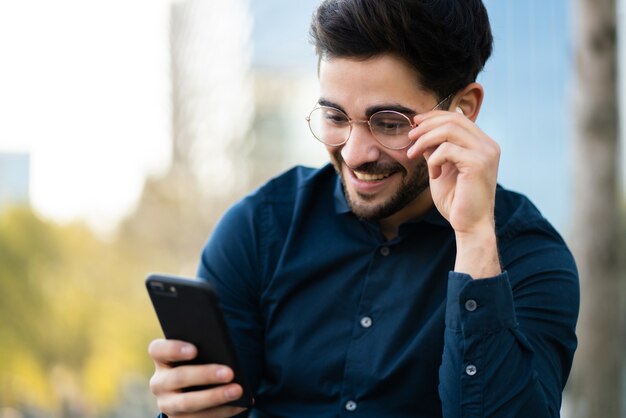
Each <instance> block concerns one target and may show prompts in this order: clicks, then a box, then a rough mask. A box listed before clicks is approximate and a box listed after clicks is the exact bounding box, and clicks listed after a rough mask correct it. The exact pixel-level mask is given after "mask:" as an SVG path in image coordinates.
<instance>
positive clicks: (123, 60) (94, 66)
mask: <svg viewBox="0 0 626 418" xmlns="http://www.w3.org/2000/svg"><path fill="white" fill-rule="evenodd" d="M168 4H169V3H168V2H167V1H165V0H106V1H94V0H60V1H56V0H55V1H46V0H31V1H13V0H6V1H5V0H0V56H1V57H2V65H1V66H0V152H3V151H4V152H7V151H9V152H16V151H17V152H28V153H30V159H31V184H30V189H31V190H30V191H31V202H32V204H33V206H34V207H35V208H36V209H37V210H38V211H39V212H40V213H41V214H42V215H43V216H45V217H48V218H51V219H54V220H57V221H61V222H66V221H70V220H74V219H76V218H84V219H86V220H87V221H88V222H90V223H91V224H92V225H93V226H94V227H96V228H101V229H103V230H104V229H106V228H107V227H108V226H110V225H111V223H112V222H115V221H116V220H117V219H118V218H119V217H120V215H121V214H122V213H125V212H126V211H128V210H129V207H130V206H132V204H133V203H134V202H135V201H136V199H137V197H138V194H139V192H140V191H141V187H142V185H143V179H144V176H146V175H147V174H155V173H158V172H160V171H163V170H164V169H165V168H166V167H167V162H168V159H169V153H170V148H169V147H170V145H169V126H170V121H169V79H168V55H167V54H168V51H167V48H166V47H167V42H168V41H167V35H168V34H167V19H168V10H169V9H168Z"/></svg>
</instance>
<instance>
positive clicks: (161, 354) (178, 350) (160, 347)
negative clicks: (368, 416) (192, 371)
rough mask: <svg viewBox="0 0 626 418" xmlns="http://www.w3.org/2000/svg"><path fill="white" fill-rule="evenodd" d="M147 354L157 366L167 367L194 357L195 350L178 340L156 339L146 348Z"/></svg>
mask: <svg viewBox="0 0 626 418" xmlns="http://www.w3.org/2000/svg"><path fill="white" fill-rule="evenodd" d="M148 354H149V355H150V357H151V358H152V360H154V362H155V364H156V365H157V367H158V366H159V365H169V364H172V363H177V362H181V361H185V360H191V359H193V358H195V357H196V355H197V350H196V347H194V346H193V344H189V343H187V342H184V341H178V340H165V339H157V340H154V341H152V342H151V343H150V345H149V346H148Z"/></svg>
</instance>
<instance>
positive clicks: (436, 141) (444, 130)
mask: <svg viewBox="0 0 626 418" xmlns="http://www.w3.org/2000/svg"><path fill="white" fill-rule="evenodd" d="M415 122H416V123H419V125H418V126H417V127H416V128H414V129H413V130H411V132H409V138H411V140H413V141H414V142H415V143H414V144H413V145H412V146H411V148H409V150H408V151H407V155H408V157H409V158H417V157H419V156H421V155H423V154H424V152H425V151H426V150H427V149H429V148H436V147H437V146H439V145H440V144H442V143H444V142H453V143H455V144H457V145H460V146H462V147H466V148H468V147H473V146H476V145H480V142H484V141H488V142H489V141H490V142H493V140H491V138H489V137H487V136H486V135H485V134H484V133H483V132H482V131H481V130H480V129H479V128H478V127H477V126H476V125H475V124H474V123H473V122H472V121H471V120H469V119H468V118H466V117H464V116H462V115H459V114H457V113H455V112H441V111H439V112H429V113H428V114H424V115H418V116H416V117H415ZM481 140H482V141H481Z"/></svg>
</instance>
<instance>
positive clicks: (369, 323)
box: [361, 316, 372, 328]
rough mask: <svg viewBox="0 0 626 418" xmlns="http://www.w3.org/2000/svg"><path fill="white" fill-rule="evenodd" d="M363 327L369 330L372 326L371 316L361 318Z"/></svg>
mask: <svg viewBox="0 0 626 418" xmlns="http://www.w3.org/2000/svg"><path fill="white" fill-rule="evenodd" d="M361 326H362V327H363V328H369V327H371V326H372V318H370V317H369V316H364V317H363V318H361Z"/></svg>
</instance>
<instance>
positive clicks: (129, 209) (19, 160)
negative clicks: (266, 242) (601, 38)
mask: <svg viewBox="0 0 626 418" xmlns="http://www.w3.org/2000/svg"><path fill="white" fill-rule="evenodd" d="M579 3H585V1H584V0H580V1H578V2H576V1H573V0H550V1H540V0H527V1H523V2H521V1H516V0H485V4H486V6H487V9H488V12H489V14H490V18H491V22H492V29H493V32H494V38H495V49H494V53H493V56H492V58H491V59H490V61H489V62H488V64H487V66H486V68H485V70H484V72H483V73H482V74H481V75H480V77H479V81H480V82H481V83H482V84H483V85H484V87H485V90H486V97H485V101H484V104H483V109H482V112H481V115H480V117H479V119H478V124H479V125H480V126H481V128H482V129H483V130H484V131H486V132H487V133H488V134H489V135H490V136H491V137H493V138H494V139H496V140H497V141H498V142H499V143H500V144H501V147H502V159H501V164H500V173H499V182H500V183H501V184H502V185H504V186H505V187H507V188H510V189H513V190H517V191H520V192H523V193H525V194H527V195H528V196H529V197H530V198H531V200H532V201H533V202H534V203H535V204H536V205H537V206H538V207H539V208H540V209H541V210H542V212H543V213H544V215H545V216H546V217H547V218H548V219H549V220H550V221H551V222H552V223H553V224H554V225H555V226H556V227H557V229H558V230H559V231H561V232H562V234H563V235H564V236H565V238H566V240H567V241H568V243H570V244H571V245H572V247H573V248H574V249H575V250H576V249H577V248H579V247H577V243H578V242H586V241H591V242H595V241H593V240H591V239H590V238H589V234H592V235H593V234H595V233H596V232H594V229H593V228H596V230H597V227H598V225H600V224H603V223H604V224H608V225H610V228H609V229H610V230H611V231H612V232H613V235H614V236H612V239H613V241H610V242H608V243H607V245H609V246H610V248H613V249H614V252H615V254H614V256H613V257H609V259H608V261H607V260H605V263H609V264H610V265H611V266H615V269H614V270H612V273H611V274H613V276H612V278H611V280H612V281H611V283H613V285H614V286H616V287H612V288H611V289H613V291H612V292H609V293H610V294H611V295H612V296H613V297H615V298H616V303H614V304H612V305H611V304H610V303H609V302H608V301H607V300H606V299H605V301H606V302H607V303H606V305H608V306H610V309H609V310H608V312H607V313H606V315H607V316H608V317H610V318H615V321H614V322H611V323H610V324H607V327H608V330H607V333H608V334H609V335H612V338H611V339H610V340H602V341H603V342H602V344H601V346H603V347H604V348H605V349H606V348H607V345H610V346H611V347H612V348H613V351H612V352H614V353H615V355H614V357H611V359H612V361H613V362H612V363H610V364H609V365H608V366H607V369H610V370H612V371H613V373H611V375H610V376H608V375H606V376H604V375H602V373H600V375H599V377H598V380H599V381H600V382H605V383H606V384H608V385H610V386H612V387H616V388H617V390H616V391H615V392H614V394H613V395H612V396H613V398H616V399H613V400H612V401H611V402H613V403H615V404H616V405H618V406H617V407H616V408H617V409H615V408H614V409H613V410H611V411H608V410H607V411H606V413H603V414H602V415H597V414H596V415H594V413H593V412H592V411H593V408H592V407H591V406H589V405H592V404H593V402H594V401H592V400H585V398H584V393H587V392H588V391H587V390H583V389H578V390H576V388H573V389H571V390H570V389H569V387H568V391H567V394H566V402H565V403H564V407H563V416H574V415H575V414H576V411H578V415H577V416H588V417H592V418H601V417H603V416H605V417H624V416H626V415H623V414H624V412H621V411H626V408H624V405H622V404H623V403H624V401H623V400H621V399H624V398H625V397H623V396H621V394H622V393H623V388H622V382H623V380H624V379H623V374H624V373H623V370H624V367H623V357H624V355H623V350H622V345H623V341H622V340H623V325H622V322H621V318H622V317H623V309H622V302H621V301H622V300H623V295H624V293H623V285H621V283H623V282H624V275H623V269H621V270H620V268H621V267H619V266H620V265H621V264H620V263H621V261H620V260H621V256H620V254H621V251H622V249H623V247H619V245H621V244H620V242H621V240H620V237H622V236H623V235H624V229H623V222H621V219H623V214H624V204H623V196H624V193H623V190H624V189H623V185H624V184H625V182H624V181H623V171H620V169H619V167H620V164H619V162H620V161H623V160H624V159H623V157H624V155H623V154H624V147H621V148H620V147H617V146H616V147H615V148H613V150H612V151H611V152H610V155H612V157H613V160H614V164H615V166H614V167H613V166H612V165H610V164H608V165H610V167H609V168H611V170H612V171H611V173H612V174H611V175H613V176H614V177H612V178H611V179H609V180H607V179H606V178H603V180H602V181H604V182H605V183H606V181H609V185H610V186H611V190H612V193H613V194H612V195H611V199H614V200H615V201H613V200H611V201H610V202H607V201H605V200H603V198H602V197H600V196H598V197H594V196H593V192H594V191H595V190H596V188H595V187H593V186H589V187H586V186H585V187H582V189H585V190H586V191H587V193H591V194H587V195H585V194H584V192H579V191H577V186H579V185H580V184H586V183H584V181H585V180H581V178H582V179H588V178H592V173H594V172H596V168H595V167H597V166H598V165H599V166H602V165H604V166H607V164H606V163H604V164H603V163H602V162H597V161H590V160H588V158H589V157H590V155H589V154H586V153H585V152H584V151H583V152H581V151H580V149H581V148H580V147H578V148H577V143H578V142H579V141H578V142H577V140H576V138H577V137H580V135H579V134H578V132H579V131H580V127H579V126H578V125H577V122H578V121H580V120H583V118H581V116H580V114H581V112H583V114H587V113H589V112H586V113H584V112H585V111H583V110H581V106H580V105H579V104H577V103H580V101H581V100H580V98H581V96H582V97H586V96H585V95H586V94H592V93H593V91H592V92H591V93H589V86H592V87H593V85H594V84H593V83H586V82H584V80H583V81H581V78H580V75H577V74H579V73H580V62H581V60H580V59H577V52H576V51H577V47H579V46H581V45H583V44H584V41H581V40H580V39H581V38H580V34H581V33H585V32H584V27H583V26H584V25H582V24H581V23H580V20H579V18H578V17H580V15H581V14H582V15H584V16H587V12H584V13H577V11H578V10H579ZM604 3H605V2H604V0H603V1H602V2H600V3H599V4H598V5H596V6H595V7H596V9H602V7H603V6H601V5H600V4H604ZM317 4H318V0H301V1H298V2H295V1H289V0H263V1H258V0H257V1H251V0H250V1H248V0H229V1H225V2H214V1H210V0H181V1H173V0H106V1H105V0H56V1H49V0H32V1H28V2H23V1H15V0H0V60H1V65H0V359H2V366H1V367H0V418H26V417H33V418H39V417H54V418H56V417H94V418H95V417H111V418H113V417H139V416H153V415H156V413H157V410H156V406H155V402H154V400H153V398H152V396H151V395H150V393H149V390H148V379H149V376H150V374H151V372H152V363H151V362H150V361H149V359H148V356H147V352H146V351H147V350H146V348H147V344H148V342H149V341H150V340H151V339H153V338H155V337H158V336H159V335H160V330H159V327H158V323H157V322H156V318H155V316H154V313H153V311H152V308H151V306H150V305H149V301H148V298H147V296H146V294H145V290H144V288H143V279H144V277H145V276H146V274H147V273H148V272H151V271H165V272H170V273H178V274H183V275H188V276H192V275H194V273H195V267H196V262H197V258H198V255H199V253H200V250H201V247H202V244H203V243H204V241H205V240H206V239H207V237H208V235H209V234H210V232H211V229H212V227H213V226H214V225H215V223H216V222H217V221H218V220H219V217H220V216H221V214H222V213H223V211H224V210H225V209H226V208H227V207H228V206H229V205H231V204H232V203H234V202H235V201H236V200H238V199H239V198H241V197H242V196H243V195H245V194H246V193H248V192H250V191H251V190H253V189H254V188H255V187H257V186H258V185H260V184H261V183H263V182H265V181H266V180H267V179H268V178H270V177H271V176H274V175H277V174H278V173H280V172H281V171H283V170H285V169H287V168H289V167H290V166H292V165H294V164H303V165H311V166H321V165H322V164H325V162H326V161H327V157H326V154H325V151H324V149H323V147H322V146H320V145H319V144H318V143H317V142H316V141H315V140H314V139H313V138H312V136H311V135H310V133H309V132H308V128H307V125H306V122H305V120H304V116H305V115H306V114H307V113H308V111H309V110H310V109H311V108H312V107H313V105H314V104H315V103H316V100H317V81H316V57H315V54H314V50H313V47H312V46H311V45H310V44H309V43H308V26H309V21H310V17H311V14H312V13H313V11H314V9H315V7H316V5H317ZM606 4H607V6H606V7H607V10H606V15H607V16H605V17H604V18H605V19H608V20H609V21H611V17H612V18H613V23H614V24H616V27H617V28H620V26H619V23H621V21H622V18H623V12H622V10H623V7H624V6H622V4H621V1H617V4H615V3H614V2H611V1H606ZM615 16H617V18H615ZM616 22H617V23H616ZM613 29H615V28H613ZM616 33H617V35H616ZM618 35H619V36H618ZM621 36H622V35H621V32H619V31H618V32H613V43H612V44H611V46H610V48H608V49H609V50H610V51H612V52H613V56H614V57H616V56H618V51H619V52H621V51H622V50H623V49H624V48H626V46H624V45H625V44H624V43H622V42H619V39H621ZM610 37H611V36H610V35H609V38H610ZM625 51H626V50H625ZM622 54H623V52H622ZM624 56H626V55H624ZM577 62H578V63H579V66H578V67H577V66H576V63H577ZM577 68H578V72H577ZM585 68H587V66H583V70H584V69H585ZM615 68H616V69H617V68H618V67H617V66H615ZM611 74H612V76H611V77H612V78H611V79H610V80H607V81H611V80H613V79H614V84H613V85H612V87H610V86H609V91H610V92H611V93H612V94H608V95H607V94H606V92H604V91H602V92H603V96H602V97H604V98H606V99H608V100H609V105H612V106H613V107H612V108H611V109H610V110H611V111H613V112H617V109H618V107H617V101H618V100H617V98H618V97H620V98H621V97H623V94H618V92H619V91H621V90H618V87H620V86H622V85H624V83H623V82H622V81H623V80H624V73H623V71H622V70H621V69H620V70H619V71H617V70H615V71H614V73H611ZM601 78H602V77H601ZM620 88H621V87H620ZM583 101H585V100H583ZM620 112H621V110H620ZM619 114H620V113H616V115H619ZM619 119H622V118H619ZM610 123H613V124H614V125H615V126H617V118H616V120H614V121H611V122H610ZM612 132H613V136H612V137H611V138H612V143H614V144H615V145H616V144H617V143H618V139H619V135H618V132H619V130H618V129H617V127H616V128H615V129H614V130H613V131H612ZM622 143H623V141H622ZM577 150H578V151H577ZM577 155H578V157H577ZM593 164H596V166H594V165H593ZM581 193H583V194H581ZM581 196H583V197H581ZM584 196H588V198H589V199H591V200H594V201H599V202H600V203H601V205H600V206H610V207H612V208H613V207H614V208H615V210H614V212H612V213H611V216H614V219H607V218H606V217H603V216H602V215H600V214H598V213H597V212H594V215H593V216H594V217H593V218H592V220H593V222H587V221H584V220H581V219H582V218H581V217H580V215H579V214H577V211H578V208H579V206H580V205H581V202H583V201H586V199H587V197H584ZM579 212H580V211H579ZM594 222H595V223H594ZM588 223H589V224H590V225H591V227H592V229H590V230H585V231H582V230H579V229H577V228H576V227H575V226H576V225H578V224H588ZM590 231H591V232H590ZM578 251H581V252H583V253H584V250H578ZM611 254H613V253H611ZM579 262H580V260H579ZM583 263H584V261H583ZM585 271H586V270H585ZM589 275H591V273H590V274H589ZM615 289H617V291H615ZM589 306H592V305H591V304H590V305H589ZM604 318H605V319H600V320H599V321H604V322H603V323H605V324H606V316H605V317H604ZM583 323H585V321H581V324H583ZM590 323H592V322H590ZM600 337H601V336H596V337H594V338H590V340H592V339H595V338H600ZM609 351H610V350H609ZM582 358H586V359H588V360H587V363H591V362H593V361H595V360H594V359H593V356H592V355H591V356H588V357H585V356H583V357H582ZM597 360H598V361H601V360H602V359H597ZM577 361H578V358H577ZM587 363H585V364H587ZM585 364H582V365H581V366H580V368H581V372H580V373H578V375H579V376H586V375H587V373H586V369H584V367H585ZM577 367H578V365H577ZM603 370H604V369H603ZM574 376H577V374H576V373H574ZM577 379H578V378H577ZM580 379H581V380H583V381H584V380H585V379H584V377H583V378H580ZM593 382H595V381H593ZM594 385H597V384H595V383H594ZM579 387H584V385H583V386H580V385H579ZM581 405H582V406H581ZM581 411H582V412H581Z"/></svg>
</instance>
